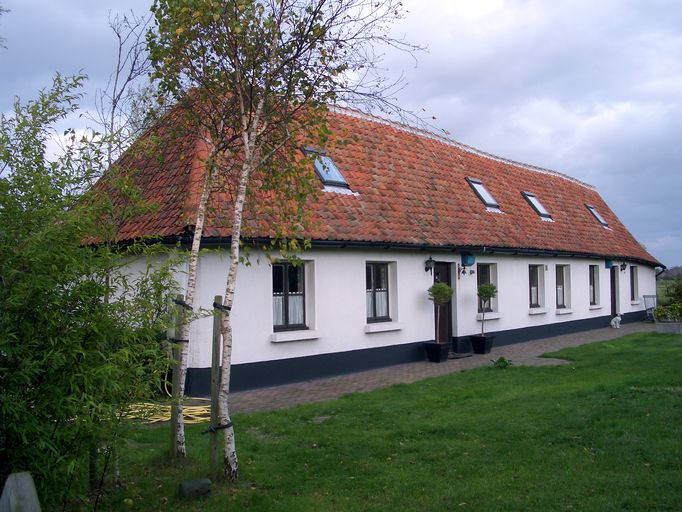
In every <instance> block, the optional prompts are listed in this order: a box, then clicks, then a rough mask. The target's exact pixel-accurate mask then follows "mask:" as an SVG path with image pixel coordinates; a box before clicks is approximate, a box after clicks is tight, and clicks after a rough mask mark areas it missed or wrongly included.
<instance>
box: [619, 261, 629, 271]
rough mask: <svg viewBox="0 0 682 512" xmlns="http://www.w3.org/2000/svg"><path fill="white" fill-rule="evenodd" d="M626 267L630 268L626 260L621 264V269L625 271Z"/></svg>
mask: <svg viewBox="0 0 682 512" xmlns="http://www.w3.org/2000/svg"><path fill="white" fill-rule="evenodd" d="M626 268H628V266H627V265H626V263H625V262H623V263H621V264H620V271H621V272H625V269H626Z"/></svg>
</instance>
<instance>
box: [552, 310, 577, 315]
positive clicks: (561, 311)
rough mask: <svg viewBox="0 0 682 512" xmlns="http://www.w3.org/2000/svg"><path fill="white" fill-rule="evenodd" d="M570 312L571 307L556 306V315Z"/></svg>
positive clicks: (571, 311)
mask: <svg viewBox="0 0 682 512" xmlns="http://www.w3.org/2000/svg"><path fill="white" fill-rule="evenodd" d="M571 313H573V309H571V308H558V309H557V310H556V314H557V315H570V314H571Z"/></svg>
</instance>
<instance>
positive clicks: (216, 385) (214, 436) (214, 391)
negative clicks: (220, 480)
mask: <svg viewBox="0 0 682 512" xmlns="http://www.w3.org/2000/svg"><path fill="white" fill-rule="evenodd" d="M213 302H214V303H215V304H222V303H223V298H222V297H221V296H220V295H216V296H215V297H214V299H213ZM221 315H222V313H221V311H220V310H219V309H218V308H215V307H214V308H213V352H212V357H211V426H213V427H217V426H218V424H219V422H220V419H219V416H218V393H219V392H220V321H221V318H220V317H221ZM209 450H210V454H209V460H210V461H211V476H212V477H215V476H216V475H218V473H219V471H220V469H219V466H218V432H211V433H210V436H209Z"/></svg>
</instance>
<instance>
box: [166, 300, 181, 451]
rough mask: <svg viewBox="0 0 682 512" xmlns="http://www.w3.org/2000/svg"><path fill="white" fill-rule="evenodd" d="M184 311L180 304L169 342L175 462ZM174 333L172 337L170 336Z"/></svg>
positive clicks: (172, 433) (171, 423)
mask: <svg viewBox="0 0 682 512" xmlns="http://www.w3.org/2000/svg"><path fill="white" fill-rule="evenodd" d="M177 300H178V302H181V303H182V302H184V300H185V297H184V295H178V296H177ZM183 314H184V311H183V310H182V306H181V305H180V304H176V306H175V327H174V328H173V329H170V330H169V336H168V338H169V342H170V343H171V353H172V372H173V380H172V383H171V386H172V387H173V393H172V397H171V413H170V458H171V460H173V461H174V460H175V459H176V458H177V449H176V447H175V431H176V430H177V429H178V406H179V403H180V357H181V353H182V347H181V346H180V344H179V343H178V342H177V341H175V340H176V339H177V338H178V336H180V334H181V333H182V315H183ZM171 333H172V336H171V335H170V334H171Z"/></svg>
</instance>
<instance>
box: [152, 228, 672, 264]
mask: <svg viewBox="0 0 682 512" xmlns="http://www.w3.org/2000/svg"><path fill="white" fill-rule="evenodd" d="M183 235H184V236H183ZM183 235H180V236H170V237H166V238H164V239H163V240H162V242H163V243H170V244H177V243H180V244H181V245H186V244H188V243H191V235H189V234H187V233H185V234H183ZM230 242H231V237H229V236H226V237H222V236H221V237H205V238H204V239H203V240H202V246H204V247H220V246H225V245H229V244H230ZM271 242H272V239H271V238H264V237H255V238H245V239H244V243H246V244H249V245H251V246H253V247H259V246H264V245H269V244H270V243H271ZM311 246H312V248H333V249H347V248H356V249H368V248H371V249H383V250H402V251H407V250H409V251H422V252H426V251H431V252H440V253H468V254H503V255H508V256H537V257H554V258H560V257H563V258H585V259H595V260H603V259H613V260H623V261H628V262H632V263H638V264H641V265H647V266H651V267H662V268H663V271H664V270H665V269H666V268H667V267H665V265H663V264H661V263H658V262H652V261H649V260H644V259H642V258H632V257H628V256H623V255H622V254H595V253H586V252H573V251H560V250H549V249H534V248H511V247H490V246H478V245H476V246H474V245H434V244H409V243H393V242H371V241H356V240H311Z"/></svg>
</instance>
